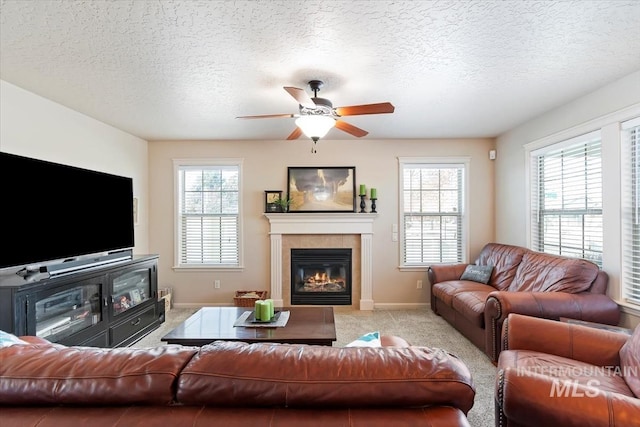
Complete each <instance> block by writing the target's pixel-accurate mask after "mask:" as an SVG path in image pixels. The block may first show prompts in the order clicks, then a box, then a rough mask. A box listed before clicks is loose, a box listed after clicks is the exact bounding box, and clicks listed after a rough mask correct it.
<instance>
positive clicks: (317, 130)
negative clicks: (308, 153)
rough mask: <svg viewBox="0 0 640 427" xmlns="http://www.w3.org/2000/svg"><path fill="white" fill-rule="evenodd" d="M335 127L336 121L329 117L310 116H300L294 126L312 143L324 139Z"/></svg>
mask: <svg viewBox="0 0 640 427" xmlns="http://www.w3.org/2000/svg"><path fill="white" fill-rule="evenodd" d="M335 125H336V120H335V119H334V118H333V117H329V116H320V115H310V116H300V117H298V118H297V119H296V126H298V127H299V128H300V129H301V130H302V132H303V133H304V134H305V135H306V136H307V137H308V138H311V139H313V140H314V141H317V140H319V139H320V138H324V136H325V135H326V134H327V132H329V130H330V129H331V128H332V127H334V126H335Z"/></svg>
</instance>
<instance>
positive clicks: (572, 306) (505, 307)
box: [428, 243, 620, 363]
mask: <svg viewBox="0 0 640 427" xmlns="http://www.w3.org/2000/svg"><path fill="white" fill-rule="evenodd" d="M475 264H476V265H481V266H487V265H489V266H493V271H492V272H491V276H490V278H489V281H488V283H487V284H483V283H478V282H475V281H470V280H460V278H461V276H462V274H463V272H464V271H465V269H466V267H467V265H468V264H442V265H433V266H431V267H430V268H429V270H428V278H429V282H430V285H431V309H432V310H433V311H434V312H435V313H436V314H438V315H440V316H442V317H443V318H444V319H446V320H447V321H448V322H449V323H450V324H451V325H453V326H454V327H455V328H456V329H457V330H458V331H460V332H461V333H462V334H463V335H464V336H465V337H467V338H468V339H469V340H470V341H471V342H473V343H474V344H475V345H476V346H477V347H478V348H480V349H481V350H483V351H484V352H485V353H486V354H487V355H488V356H489V358H490V359H491V361H492V362H494V363H495V362H497V360H498V355H499V353H500V336H501V331H502V323H503V322H504V320H505V319H506V318H507V316H508V315H509V314H510V313H519V314H525V315H529V316H534V317H542V318H547V319H554V320H558V319H559V318H560V317H569V318H574V319H579V320H586V321H590V322H598V323H606V324H609V325H617V324H618V321H619V320H620V308H619V307H618V305H617V304H616V303H615V302H614V301H613V300H612V299H611V298H609V297H608V296H607V295H606V291H607V286H608V283H609V277H608V275H607V273H605V272H604V271H602V270H600V269H599V268H598V266H597V265H596V264H594V263H592V262H589V261H586V260H583V259H577V258H568V257H563V256H557V255H550V254H545V253H541V252H535V251H532V250H529V249H527V248H523V247H520V246H511V245H505V244H500V243H488V244H487V245H485V247H484V248H483V249H482V251H481V252H480V255H479V256H478V259H477V260H476V262H475Z"/></svg>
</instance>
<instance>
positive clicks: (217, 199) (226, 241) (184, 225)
mask: <svg viewBox="0 0 640 427" xmlns="http://www.w3.org/2000/svg"><path fill="white" fill-rule="evenodd" d="M239 186H240V167H239V165H205V166H198V165H181V166H179V167H178V188H179V196H180V200H179V208H178V216H179V218H178V230H179V248H178V263H179V264H180V265H182V266H185V265H187V266H194V265H203V266H238V264H239V215H240V205H239V194H240V191H239V188H240V187H239Z"/></svg>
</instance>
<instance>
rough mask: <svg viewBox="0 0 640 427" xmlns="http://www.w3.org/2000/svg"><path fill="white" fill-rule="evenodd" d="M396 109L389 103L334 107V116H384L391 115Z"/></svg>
mask: <svg viewBox="0 0 640 427" xmlns="http://www.w3.org/2000/svg"><path fill="white" fill-rule="evenodd" d="M395 109H396V107H394V106H393V105H392V104H391V103H390V102H381V103H379V104H364V105H351V106H349V107H336V114H337V115H339V116H359V115H362V114H384V113H393V111H394V110H395Z"/></svg>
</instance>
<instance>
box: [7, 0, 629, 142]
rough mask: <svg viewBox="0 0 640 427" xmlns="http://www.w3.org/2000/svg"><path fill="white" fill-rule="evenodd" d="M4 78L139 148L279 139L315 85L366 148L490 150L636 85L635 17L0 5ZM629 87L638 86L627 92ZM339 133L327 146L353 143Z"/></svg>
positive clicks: (515, 4)
mask: <svg viewBox="0 0 640 427" xmlns="http://www.w3.org/2000/svg"><path fill="white" fill-rule="evenodd" d="M0 7H1V9H0V19H1V27H0V77H1V78H2V79H3V80H5V81H8V82H10V83H12V84H15V85H17V86H19V87H22V88H24V89H27V90H29V91H31V92H34V93H36V94H39V95H41V96H44V97H46V98H49V99H51V100H53V101H56V102H58V103H60V104H63V105H65V106H68V107H70V108H72V109H74V110H77V111H79V112H82V113H84V114H86V115H88V116H91V117H94V118H96V119H98V120H101V121H103V122H105V123H108V124H111V125H113V126H115V127H117V128H119V129H122V130H124V131H126V132H129V133H131V134H134V135H137V136H139V137H141V138H144V139H147V140H165V139H284V138H286V137H287V135H289V133H290V132H291V131H292V130H293V129H294V126H295V125H294V123H293V120H292V119H290V118H288V119H282V118H280V119H261V120H240V119H235V117H236V116H239V115H252V114H275V113H297V103H296V102H295V101H294V100H293V98H292V97H291V96H289V95H288V94H287V93H286V92H285V91H284V90H283V89H282V87H283V86H296V87H301V88H306V83H307V81H308V80H311V79H320V80H324V81H325V87H324V88H323V90H322V91H321V92H320V93H319V96H322V97H324V98H329V99H330V100H331V101H332V102H333V104H334V106H345V105H355V104H367V103H377V102H384V101H390V102H392V103H393V104H394V105H395V107H396V110H395V113H394V114H383V115H376V116H354V117H349V118H346V121H348V122H349V123H352V124H354V125H356V126H358V127H361V128H363V129H365V130H368V131H369V132H370V133H369V135H368V136H366V137H365V138H369V139H387V138H433V137H487V136H488V137H491V136H496V135H499V134H500V133H502V132H504V131H506V130H508V129H510V128H513V127H514V126H516V125H518V124H520V123H522V122H524V121H526V120H529V119H531V118H533V117H535V116H537V115H539V114H541V113H542V112H544V111H546V110H549V109H551V108H554V107H556V106H558V105H561V104H563V103H566V102H568V101H570V100H572V99H575V98H577V97H579V96H581V95H583V94H585V93H588V92H591V91H593V90H595V89H597V88H598V87H600V86H603V85H605V84H607V83H610V82H612V81H614V80H616V79H618V78H620V77H623V76H626V75H628V74H630V73H632V72H634V71H637V70H640V24H639V23H640V2H639V1H637V0H633V1H614V0H606V1H595V0H594V1H526V0H517V1H488V0H482V1H472V0H469V1H169V0H157V1H145V0H134V1H127V0H118V1H68V0H62V1H48V0H47V1H38V0H33V1H29V0H20V1H6V0H3V1H2V2H1V6H0ZM639 84H640V82H639ZM351 138H353V137H351V136H350V135H348V134H346V133H343V132H341V131H339V130H337V129H334V130H331V131H330V132H329V134H328V135H327V137H326V138H325V139H351Z"/></svg>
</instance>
